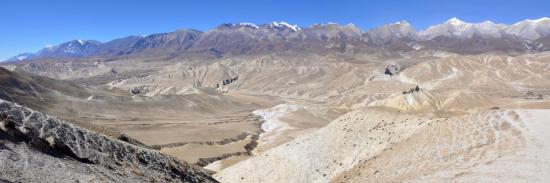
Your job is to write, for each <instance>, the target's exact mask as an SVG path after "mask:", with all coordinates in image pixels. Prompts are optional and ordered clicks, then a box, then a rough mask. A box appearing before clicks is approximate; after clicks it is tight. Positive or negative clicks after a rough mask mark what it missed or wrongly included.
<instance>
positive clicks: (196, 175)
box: [0, 100, 216, 182]
mask: <svg viewBox="0 0 550 183" xmlns="http://www.w3.org/2000/svg"><path fill="white" fill-rule="evenodd" d="M0 129H1V130H0V162H1V163H0V182H75V181H77V182H216V180H214V179H212V178H211V176H210V175H209V174H208V173H206V172H204V171H203V170H201V169H200V168H196V167H193V166H192V165H189V164H187V163H185V162H181V161H178V160H176V159H174V158H171V157H167V156H164V155H162V154H160V153H159V152H157V151H155V150H150V149H146V148H142V147H138V146H135V145H132V144H128V143H125V142H122V141H119V140H114V139H112V138H109V137H107V136H105V135H101V134H98V133H95V132H92V131H89V130H86V129H83V128H80V127H77V126H75V125H73V124H69V123H66V122H64V121H61V120H58V119H56V118H54V117H51V116H48V115H45V114H42V113H40V112H36V111H33V110H31V109H29V108H26V107H22V106H20V105H18V104H14V103H11V102H7V101H4V100H0Z"/></svg>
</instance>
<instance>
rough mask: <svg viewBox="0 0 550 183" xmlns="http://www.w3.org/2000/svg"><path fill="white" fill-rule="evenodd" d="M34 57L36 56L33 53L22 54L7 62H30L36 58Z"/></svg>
mask: <svg viewBox="0 0 550 183" xmlns="http://www.w3.org/2000/svg"><path fill="white" fill-rule="evenodd" d="M34 55H35V54H33V53H21V54H19V55H17V56H14V57H11V58H9V59H8V60H6V61H7V62H16V61H23V60H30V59H33V58H34Z"/></svg>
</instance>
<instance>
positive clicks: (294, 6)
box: [0, 0, 550, 60]
mask: <svg viewBox="0 0 550 183" xmlns="http://www.w3.org/2000/svg"><path fill="white" fill-rule="evenodd" d="M545 16H546V17H548V16H550V1H548V0H515V1H506V0H500V1H498V0H486V1H482V0H477V1H476V0H453V1H446V0H402V1H398V0H394V1H391V0H372V1H366V0H363V1H360V0H332V1H329V0H303V1H298V0H225V1H222V0H217V1H215V0H155V1H153V0H149V1H146V0H2V1H1V2H0V60H4V59H7V58H8V57H11V56H14V55H16V54H18V53H21V52H35V51H37V50H39V49H41V48H42V47H44V46H45V45H47V44H59V43H61V42H64V41H68V40H74V39H95V40H99V41H109V40H111V39H113V38H118V37H123V36H128V35H142V34H151V33H158V32H169V31H173V30H176V29H180V28H194V29H198V30H203V31H204V30H208V29H210V28H213V27H215V26H217V25H219V24H221V23H238V22H252V23H256V24H262V23H267V22H271V21H281V20H283V21H287V22H289V23H291V24H298V25H300V26H309V25H311V24H315V23H326V22H336V23H341V24H347V23H353V24H355V25H357V26H359V27H360V28H362V29H364V30H368V29H369V28H373V27H376V26H380V25H383V24H386V23H391V22H396V21H399V20H407V21H409V22H410V23H411V24H413V25H414V26H415V27H416V29H419V30H422V29H425V28H426V27H427V26H429V25H433V24H438V23H441V22H444V21H445V20H447V19H449V18H452V17H458V18H460V19H462V20H465V21H468V22H481V21H484V20H491V21H494V22H497V23H506V24H510V23H515V22H517V21H521V20H524V19H537V18H540V17H545Z"/></svg>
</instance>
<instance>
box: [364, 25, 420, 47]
mask: <svg viewBox="0 0 550 183" xmlns="http://www.w3.org/2000/svg"><path fill="white" fill-rule="evenodd" d="M367 36H368V38H369V41H370V42H371V43H373V44H376V45H380V44H388V43H391V42H396V41H400V40H403V39H406V40H414V39H416V37H417V32H416V31H415V29H414V28H413V27H412V26H411V24H410V23H409V22H407V21H399V22H396V23H392V24H386V25H383V26H381V27H378V28H374V29H371V30H369V31H368V32H367Z"/></svg>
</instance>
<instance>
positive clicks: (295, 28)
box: [269, 21, 302, 32]
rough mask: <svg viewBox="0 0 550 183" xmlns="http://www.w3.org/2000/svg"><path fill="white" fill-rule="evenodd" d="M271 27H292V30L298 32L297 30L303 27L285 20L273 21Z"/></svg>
mask: <svg viewBox="0 0 550 183" xmlns="http://www.w3.org/2000/svg"><path fill="white" fill-rule="evenodd" d="M269 26H271V27H277V28H289V29H291V30H292V31H294V32H296V31H299V30H302V28H300V27H299V26H298V25H291V24H289V23H286V22H283V21H280V22H271V24H270V25H269Z"/></svg>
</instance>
